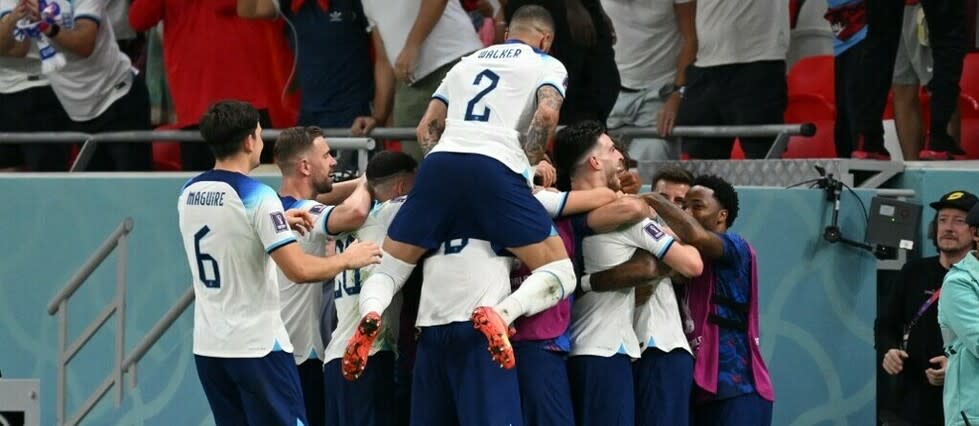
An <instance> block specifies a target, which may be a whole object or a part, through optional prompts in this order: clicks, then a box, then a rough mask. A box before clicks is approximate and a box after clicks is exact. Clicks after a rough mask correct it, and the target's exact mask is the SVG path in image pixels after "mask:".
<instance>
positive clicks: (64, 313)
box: [55, 298, 68, 425]
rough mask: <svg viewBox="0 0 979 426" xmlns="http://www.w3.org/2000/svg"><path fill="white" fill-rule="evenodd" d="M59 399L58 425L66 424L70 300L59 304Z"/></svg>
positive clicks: (63, 300) (65, 299)
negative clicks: (66, 350)
mask: <svg viewBox="0 0 979 426" xmlns="http://www.w3.org/2000/svg"><path fill="white" fill-rule="evenodd" d="M58 306H59V309H58V311H59V312H58V397H57V402H56V407H55V413H56V414H55V415H56V417H57V422H58V423H57V424H59V425H63V424H65V398H66V397H67V393H68V391H67V389H65V386H67V384H66V383H65V382H66V377H65V376H66V375H67V372H66V371H65V370H66V364H68V360H67V359H66V358H67V354H66V352H65V347H66V346H67V345H68V299H67V298H64V299H61V301H60V302H59V303H58Z"/></svg>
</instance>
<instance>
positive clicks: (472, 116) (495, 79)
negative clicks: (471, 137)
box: [466, 70, 500, 121]
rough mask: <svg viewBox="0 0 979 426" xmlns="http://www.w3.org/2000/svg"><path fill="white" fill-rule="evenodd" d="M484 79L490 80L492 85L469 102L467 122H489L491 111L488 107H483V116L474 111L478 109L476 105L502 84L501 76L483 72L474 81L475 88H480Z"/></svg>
mask: <svg viewBox="0 0 979 426" xmlns="http://www.w3.org/2000/svg"><path fill="white" fill-rule="evenodd" d="M483 77H486V79H487V80H489V82H490V84H489V86H487V87H486V88H485V89H483V90H480V91H479V93H477V94H476V96H473V98H472V100H470V101H469V104H468V107H466V121H489V118H490V110H489V108H488V107H485V106H484V107H483V113H482V114H476V113H474V112H473V110H475V109H476V104H478V103H479V101H481V100H483V96H486V95H487V94H489V92H492V91H493V89H495V88H496V85H497V84H498V83H499V82H500V76H499V75H498V74H496V73H495V72H493V71H490V70H483V71H482V72H480V73H479V74H476V80H473V86H479V84H480V83H482V82H483Z"/></svg>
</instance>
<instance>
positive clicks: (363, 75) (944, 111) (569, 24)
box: [0, 0, 979, 171]
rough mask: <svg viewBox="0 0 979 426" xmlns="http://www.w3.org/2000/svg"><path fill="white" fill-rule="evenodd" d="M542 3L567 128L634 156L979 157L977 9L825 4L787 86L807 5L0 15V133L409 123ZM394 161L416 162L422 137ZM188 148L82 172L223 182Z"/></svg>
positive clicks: (21, 8) (155, 151) (221, 5)
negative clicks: (242, 112) (239, 113)
mask: <svg viewBox="0 0 979 426" xmlns="http://www.w3.org/2000/svg"><path fill="white" fill-rule="evenodd" d="M531 3H533V4H539V5H541V6H543V7H545V8H547V9H548V10H549V11H550V12H551V14H552V15H553V16H554V18H555V22H556V26H557V29H556V34H555V40H554V44H553V47H552V49H551V52H550V53H551V54H552V55H553V56H555V57H556V58H558V59H559V60H561V61H562V62H563V63H564V65H565V66H566V68H567V69H568V74H569V77H568V92H567V93H568V96H567V99H566V101H565V103H564V106H563V107H562V111H561V116H560V119H561V124H570V123H575V122H580V121H582V120H591V119H594V120H599V121H602V122H605V123H606V124H607V126H608V127H609V128H610V129H613V130H614V129H617V128H621V127H627V126H635V127H649V128H655V129H656V133H657V135H656V137H643V138H636V139H634V140H631V141H628V140H624V141H621V142H622V143H623V144H624V145H626V146H625V148H627V149H628V152H629V154H630V156H631V157H632V158H633V159H636V160H640V161H643V160H664V159H680V158H698V159H725V158H731V157H732V156H733V157H734V158H763V157H764V156H765V155H766V154H767V153H768V151H769V148H770V147H771V145H772V142H773V138H734V137H730V138H716V139H694V138H687V139H684V140H683V141H682V146H681V142H680V141H679V140H678V139H676V138H668V137H666V136H668V135H669V134H670V132H671V130H672V128H673V126H675V125H755V124H780V123H783V122H814V123H816V124H817V128H818V130H817V135H816V137H815V138H793V140H792V142H791V143H790V145H789V149H788V152H787V153H786V157H788V158H799V157H844V158H850V157H852V158H857V159H872V160H889V159H891V157H892V156H895V157H896V154H897V153H888V152H887V150H886V149H885V147H884V130H883V125H882V120H881V118H882V117H883V118H893V119H894V120H895V125H896V128H897V131H896V133H897V136H898V138H899V140H900V144H901V151H902V152H901V155H900V158H903V159H904V160H917V159H923V160H957V159H965V158H967V157H969V158H979V83H977V81H979V76H977V74H976V73H977V72H979V56H976V55H977V54H975V53H973V54H968V51H969V50H974V49H975V47H976V38H975V30H974V28H975V16H976V10H975V3H976V2H975V0H951V1H935V0H921V1H920V4H919V2H918V0H907V1H906V2H904V3H906V5H904V4H902V5H901V7H897V6H894V5H896V4H898V3H899V2H886V1H880V0H828V2H827V8H826V14H825V20H826V26H827V27H828V28H831V30H832V33H833V37H834V48H833V54H834V56H835V57H834V58H833V59H828V58H822V57H816V58H807V59H805V60H803V61H801V62H799V64H798V65H796V66H794V67H793V69H791V70H789V69H788V67H787V61H786V53H787V51H788V50H789V45H790V34H791V30H792V26H793V25H794V24H795V22H796V18H797V16H798V14H799V11H800V9H801V7H802V5H803V3H804V0H791V1H789V0H769V1H763V0H746V1H737V2H732V1H723V0H700V1H695V0H672V1H667V0H662V1H649V2H635V1H626V0H601V1H599V0H508V1H507V0H404V1H395V2H391V1H382V0H210V1H199V0H74V1H71V2H69V1H66V0H48V1H42V0H0V14H2V15H3V18H2V20H0V132H36V131H79V132H87V133H97V132H106V131H117V130H149V129H154V128H162V129H184V130H190V129H195V128H196V127H197V122H198V120H199V118H200V117H201V115H202V113H203V112H204V110H205V108H206V106H207V105H209V104H211V103H213V102H214V101H216V100H220V99H232V98H233V99H240V100H244V101H247V102H249V103H251V104H252V105H254V106H255V107H256V108H257V109H259V110H260V111H261V118H262V119H261V124H262V126H263V127H264V128H284V127H288V126H291V125H295V124H300V125H317V126H320V127H324V128H349V129H350V134H351V135H354V136H360V135H367V134H370V132H371V130H372V129H374V128H375V127H386V126H393V127H415V126H416V125H418V121H419V119H420V118H421V116H422V114H423V113H424V110H425V106H426V105H427V102H428V99H429V98H430V96H431V94H432V92H433V91H434V89H435V88H436V87H437V86H438V84H439V83H440V82H441V80H442V78H443V76H444V75H445V73H446V72H447V71H448V69H449V68H450V67H451V66H452V65H453V64H454V63H455V62H456V61H458V60H459V59H460V58H461V57H463V56H465V55H467V54H469V53H470V52H473V51H475V50H477V49H479V48H480V47H482V46H485V45H489V44H492V43H498V42H504V41H505V39H506V37H505V33H506V25H507V24H506V22H507V19H508V18H509V16H510V15H511V14H512V13H513V11H514V10H516V8H518V7H520V6H521V5H524V4H531ZM892 3H893V4H892ZM409 17H414V19H410V18H409ZM827 61H831V62H833V63H828V62H827ZM787 74H788V78H787V77H786V75H787ZM793 74H798V76H797V77H795V78H794V77H793ZM888 75H891V76H893V77H892V78H887V77H885V76H888ZM834 80H835V85H834V83H833V82H834ZM959 82H961V85H960V84H959ZM960 87H961V90H960ZM892 88H893V90H892ZM268 145H269V146H268V147H266V152H265V153H264V154H263V162H271V160H272V158H271V152H272V147H273V145H274V144H273V143H269V144H268ZM385 147H386V148H387V149H397V150H402V151H405V152H408V153H410V154H411V155H412V156H414V157H416V158H420V157H421V150H420V149H419V148H418V145H417V143H416V142H415V141H389V142H387V143H386V144H385ZM175 148H176V146H175V145H174V144H154V145H153V148H152V150H151V145H149V144H139V143H136V144H129V143H119V144H112V143H106V144H100V145H99V146H98V148H97V149H96V151H95V157H94V158H93V160H92V163H91V164H90V165H89V167H88V170H150V169H153V168H155V169H157V170H159V169H166V168H168V167H167V166H166V165H163V163H162V162H161V161H162V160H163V159H162V158H161V157H166V156H168V155H169V156H171V157H175V158H177V159H179V161H174V163H175V164H173V165H171V166H170V167H169V168H170V169H183V170H203V169H207V168H209V167H210V166H211V163H212V160H211V159H210V155H209V154H208V153H207V151H206V149H205V148H204V146H203V145H202V144H199V143H182V144H180V145H179V154H175V153H176V149H175ZM77 150H78V146H77V144H51V143H44V144H0V170H31V171H58V170H65V169H66V168H67V167H68V165H69V162H70V160H71V158H72V156H73V155H74V154H75V153H77ZM353 155H355V154H354V153H344V154H342V155H341V158H340V163H341V168H352V167H353V165H354V164H356V162H355V158H354V157H353Z"/></svg>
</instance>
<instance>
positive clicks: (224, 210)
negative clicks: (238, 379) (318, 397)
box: [177, 170, 295, 358]
mask: <svg viewBox="0 0 979 426" xmlns="http://www.w3.org/2000/svg"><path fill="white" fill-rule="evenodd" d="M177 211H178V215H179V222H180V233H181V237H182V239H183V243H184V249H185V251H186V253H187V261H188V264H189V265H190V270H191V275H192V276H193V281H194V284H193V285H194V294H195V296H196V302H195V304H194V353H195V354H197V355H204V356H211V357H219V358H254V357H262V356H265V355H266V354H268V353H269V352H270V351H271V350H272V349H273V348H274V347H275V346H276V345H278V346H279V347H281V348H282V349H283V350H286V351H289V352H291V351H292V345H291V344H290V341H289V336H288V334H287V333H286V329H285V326H284V325H283V322H282V317H281V315H280V312H279V310H280V306H279V288H278V284H277V280H276V268H275V265H274V263H273V262H272V259H271V258H270V257H269V256H268V253H271V252H272V251H274V250H276V249H278V248H279V247H282V246H284V245H286V244H289V243H291V242H294V241H295V236H294V235H293V233H292V230H290V229H289V225H288V223H287V221H286V218H285V215H284V213H283V211H282V203H281V202H280V201H279V198H278V196H277V195H276V193H275V191H274V190H272V188H269V187H268V186H266V185H265V184H263V183H261V182H258V181H256V180H254V179H252V178H250V177H248V176H245V175H243V174H240V173H236V172H230V171H223V170H211V171H207V172H204V173H202V174H201V175H199V176H197V177H195V178H193V179H191V180H190V181H188V182H187V184H186V185H185V186H184V188H183V190H182V192H181V194H180V197H179V198H178V201H177Z"/></svg>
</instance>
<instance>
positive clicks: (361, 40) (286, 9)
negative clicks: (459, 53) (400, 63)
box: [237, 0, 417, 170]
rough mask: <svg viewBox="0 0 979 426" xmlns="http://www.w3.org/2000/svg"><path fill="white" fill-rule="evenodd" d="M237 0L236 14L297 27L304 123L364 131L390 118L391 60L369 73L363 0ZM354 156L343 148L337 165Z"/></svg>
mask: <svg viewBox="0 0 979 426" xmlns="http://www.w3.org/2000/svg"><path fill="white" fill-rule="evenodd" d="M237 1H238V16H241V17H243V18H264V19H273V18H276V17H278V16H280V15H281V16H282V17H283V18H286V19H288V20H289V21H290V22H291V23H292V25H293V26H294V27H295V29H296V37H297V39H296V40H294V41H293V43H294V46H295V47H294V49H295V50H296V52H297V55H296V56H297V59H296V60H297V61H298V62H297V63H296V77H297V80H298V82H299V87H300V88H301V90H302V94H301V102H300V107H299V125H300V126H319V127H322V128H352V130H353V133H354V134H355V135H356V136H361V135H363V134H366V133H369V132H370V130H371V129H373V128H374V126H376V125H377V124H385V123H386V122H387V119H388V117H389V115H390V109H391V106H390V105H388V103H386V102H385V101H384V100H385V99H390V97H391V94H390V92H391V91H392V90H393V84H394V83H393V74H392V71H391V70H390V65H388V66H387V67H381V66H377V67H375V69H374V70H373V74H372V73H371V60H370V48H371V46H370V44H369V43H371V40H370V38H371V36H368V34H367V27H368V24H367V19H366V18H365V17H364V12H363V8H362V6H361V3H360V1H357V0H331V1H329V2H325V1H313V0H283V1H281V2H275V1H273V0H237ZM277 3H278V7H277V6H276V4H277ZM373 38H375V39H376V38H377V36H376V34H375V37H373ZM373 43H374V49H375V52H379V51H382V50H383V47H382V46H381V45H380V42H379V40H374V41H373ZM385 63H386V62H385ZM372 75H373V78H372ZM375 81H376V82H377V83H376V84H377V85H376V86H375ZM372 96H373V98H374V100H375V102H374V109H373V112H372V111H371V99H372ZM416 124H417V123H416ZM354 155H355V152H353V151H350V152H349V153H348V152H343V153H341V155H340V158H338V159H337V162H338V166H337V168H338V170H347V169H350V168H351V167H356V158H355V156H354Z"/></svg>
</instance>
